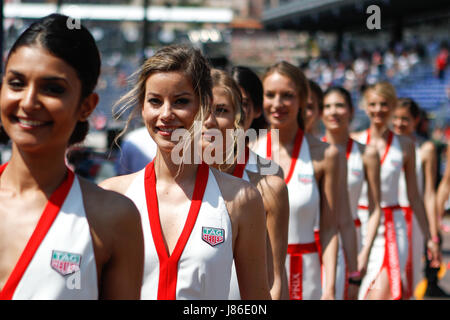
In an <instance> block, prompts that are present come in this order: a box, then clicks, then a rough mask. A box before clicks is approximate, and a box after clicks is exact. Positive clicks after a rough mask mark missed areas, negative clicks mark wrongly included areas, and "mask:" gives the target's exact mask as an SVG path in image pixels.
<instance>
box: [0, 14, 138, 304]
mask: <svg viewBox="0 0 450 320" xmlns="http://www.w3.org/2000/svg"><path fill="white" fill-rule="evenodd" d="M67 19H69V17H67V16H63V15H59V14H52V15H50V16H47V17H45V18H43V19H40V20H38V21H37V22H35V23H33V24H32V25H31V26H30V27H29V28H28V29H26V30H25V31H24V33H23V34H22V35H21V36H20V37H19V38H18V39H17V41H16V42H15V44H14V45H13V47H12V49H11V51H10V52H9V55H8V57H7V60H6V68H5V74H4V78H3V86H2V88H1V95H0V106H1V121H2V125H3V127H4V130H5V131H6V133H7V134H8V136H9V137H10V139H11V141H12V156H11V159H10V161H9V162H8V163H6V164H4V165H3V166H1V167H0V186H1V187H0V204H1V205H0V220H1V221H2V224H1V226H2V227H1V232H0V252H1V254H2V256H1V259H0V287H1V288H2V291H1V292H0V298H1V299H97V298H103V299H137V298H139V289H140V284H141V281H142V270H143V239H142V231H141V225H140V220H139V213H138V212H137V209H136V207H135V206H134V205H133V203H132V202H131V201H130V200H129V199H127V198H125V197H123V196H121V195H118V194H116V193H113V192H110V191H105V190H103V189H101V188H99V187H97V186H96V185H94V184H92V183H90V182H88V181H86V180H84V179H82V178H79V177H77V176H76V175H75V174H74V173H73V172H72V171H71V170H70V169H68V168H67V166H66V163H65V152H66V149H67V147H68V146H69V145H70V144H73V143H77V142H80V141H82V140H83V138H84V136H85V135H86V133H87V128H88V126H87V119H88V117H89V115H90V114H91V112H92V111H93V110H94V109H95V107H96V105H97V102H98V95H97V94H96V93H94V91H93V90H94V88H95V85H96V83H97V78H98V75H99V72H100V55H99V52H98V49H97V46H96V44H95V41H94V39H93V38H92V36H91V34H90V33H89V31H88V30H87V29H86V28H84V27H81V28H79V29H74V30H69V29H68V28H67V26H66V23H67ZM68 275H71V276H69V277H68Z"/></svg>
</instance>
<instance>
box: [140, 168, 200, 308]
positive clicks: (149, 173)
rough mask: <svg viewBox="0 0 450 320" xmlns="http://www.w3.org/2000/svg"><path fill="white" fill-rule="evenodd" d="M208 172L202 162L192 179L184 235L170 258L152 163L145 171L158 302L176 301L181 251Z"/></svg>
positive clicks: (189, 233)
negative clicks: (156, 267) (156, 262)
mask: <svg viewBox="0 0 450 320" xmlns="http://www.w3.org/2000/svg"><path fill="white" fill-rule="evenodd" d="M208 173H209V168H208V166H207V165H206V164H205V163H204V162H203V163H202V164H201V165H200V166H198V169H197V175H196V178H195V187H194V192H193V195H192V200H191V206H190V208H189V213H188V216H187V219H186V223H185V225H184V228H183V231H182V232H181V235H180V237H179V238H178V241H177V243H176V245H175V248H174V249H173V252H172V254H171V255H170V256H169V253H168V252H167V249H166V247H165V244H164V239H163V235H162V229H161V221H160V218H159V208H158V195H157V193H156V175H155V166H154V161H152V162H151V163H149V164H148V165H147V167H146V168H145V180H144V184H145V197H146V202H147V208H148V216H149V221H150V228H151V231H152V236H153V241H154V243H155V247H156V251H157V253H158V258H159V283H158V295H157V299H158V300H175V299H176V289H177V277H178V262H179V260H180V257H181V254H182V253H183V250H184V247H185V246H186V243H187V241H188V239H189V237H190V235H191V232H192V229H193V228H194V225H195V222H196V221H197V216H198V213H199V211H200V207H201V204H202V199H203V195H204V193H205V189H206V184H207V182H208Z"/></svg>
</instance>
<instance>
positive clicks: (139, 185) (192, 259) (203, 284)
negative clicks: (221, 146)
mask: <svg viewBox="0 0 450 320" xmlns="http://www.w3.org/2000/svg"><path fill="white" fill-rule="evenodd" d="M147 167H148V166H147ZM145 170H146V169H143V170H141V171H140V172H139V174H138V175H137V176H136V178H135V179H134V181H133V182H132V184H131V185H130V187H129V188H128V190H127V192H126V196H128V197H129V198H130V199H131V200H133V202H134V203H135V205H136V207H137V208H138V209H139V212H140V214H141V221H142V229H143V234H144V247H145V264H144V276H143V284H142V289H141V299H146V300H149V299H150V300H155V299H157V297H158V290H161V288H159V283H160V273H161V272H160V258H159V255H158V250H157V248H156V245H159V246H161V244H160V243H159V244H157V243H155V235H153V233H152V230H151V227H150V221H149V214H148V208H147V201H146V193H145V183H144V178H145ZM207 177H208V178H207V180H208V182H207V185H206V189H205V193H204V196H203V198H202V203H201V207H200V211H199V213H198V216H197V219H196V221H195V224H194V226H193V229H192V232H191V233H190V235H189V236H188V240H187V242H186V245H185V247H184V249H183V251H182V253H181V256H180V258H179V261H178V263H177V268H176V269H177V270H175V271H176V276H175V278H176V299H188V300H191V299H192V300H198V299H205V300H208V299H212V300H218V299H227V298H228V293H229V287H230V278H231V265H232V262H233V247H232V228H231V220H230V217H229V214H228V210H227V208H226V206H225V201H224V199H223V198H222V194H221V192H220V189H219V186H218V184H217V182H216V179H215V177H214V174H213V173H212V171H211V170H210V169H208V175H207ZM156 239H157V238H156ZM156 241H158V240H156ZM162 246H163V247H164V244H162ZM177 246H178V243H177ZM175 249H176V247H175ZM175 249H174V251H175ZM172 256H173V252H172ZM172 271H174V270H172Z"/></svg>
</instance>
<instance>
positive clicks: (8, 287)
mask: <svg viewBox="0 0 450 320" xmlns="http://www.w3.org/2000/svg"><path fill="white" fill-rule="evenodd" d="M6 165H7V163H6V164H4V165H2V166H1V167H0V174H2V173H3V171H4V170H5V168H6ZM74 178H75V175H74V173H73V172H72V171H71V170H69V169H67V176H66V178H65V179H64V181H63V182H62V183H61V185H60V186H59V187H58V188H57V189H56V190H55V191H54V192H53V193H52V195H51V196H50V198H49V200H48V202H47V205H46V206H45V208H44V211H43V212H42V215H41V217H40V218H39V221H38V223H37V225H36V227H35V229H34V231H33V233H32V234H31V237H30V239H29V240H28V242H27V244H26V246H25V249H24V250H23V252H22V254H21V256H20V258H19V260H18V261H17V264H16V266H15V267H14V269H13V270H12V272H11V274H10V275H9V277H8V280H7V281H6V283H5V285H4V287H3V289H2V291H1V292H0V300H11V299H12V298H13V296H14V292H15V290H16V288H17V286H18V285H19V283H20V280H21V279H22V276H23V274H24V273H25V271H26V270H27V268H28V265H29V264H30V262H31V260H32V259H33V257H34V254H35V253H36V251H37V249H38V248H39V246H40V245H41V243H42V241H43V240H44V238H45V236H46V235H47V233H48V230H49V229H50V227H51V226H52V224H53V221H55V218H56V216H57V215H58V213H59V211H60V210H61V207H62V205H63V203H64V201H65V199H66V197H67V194H68V193H69V191H70V188H71V187H72V183H73V180H74Z"/></svg>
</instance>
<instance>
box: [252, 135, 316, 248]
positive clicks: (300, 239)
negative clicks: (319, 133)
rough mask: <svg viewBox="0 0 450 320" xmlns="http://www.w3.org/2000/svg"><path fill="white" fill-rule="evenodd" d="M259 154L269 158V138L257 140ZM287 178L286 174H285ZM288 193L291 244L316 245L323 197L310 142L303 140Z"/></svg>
mask: <svg viewBox="0 0 450 320" xmlns="http://www.w3.org/2000/svg"><path fill="white" fill-rule="evenodd" d="M254 151H255V152H256V154H258V155H259V156H261V157H263V158H265V157H267V136H263V137H261V138H260V140H258V142H257V145H256V146H255V150H254ZM285 176H287V173H285ZM287 188H288V193H289V231H288V244H301V243H311V242H314V225H315V222H316V221H318V220H319V214H320V196H319V189H318V188H317V184H316V179H315V176H314V167H313V163H312V161H311V155H310V151H309V144H308V140H307V139H306V137H305V136H303V138H302V144H301V149H300V153H299V156H298V158H297V160H296V162H295V167H294V171H293V174H292V177H291V179H290V180H289V181H288V182H287Z"/></svg>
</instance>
